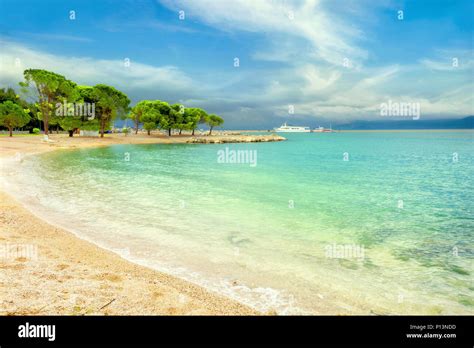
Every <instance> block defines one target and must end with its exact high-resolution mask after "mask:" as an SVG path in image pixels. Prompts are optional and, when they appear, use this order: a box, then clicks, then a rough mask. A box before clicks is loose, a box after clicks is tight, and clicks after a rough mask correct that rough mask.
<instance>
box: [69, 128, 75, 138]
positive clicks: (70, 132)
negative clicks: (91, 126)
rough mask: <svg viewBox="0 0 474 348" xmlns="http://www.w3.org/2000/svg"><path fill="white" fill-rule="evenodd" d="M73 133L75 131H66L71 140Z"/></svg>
mask: <svg viewBox="0 0 474 348" xmlns="http://www.w3.org/2000/svg"><path fill="white" fill-rule="evenodd" d="M74 131H75V129H73V130H68V132H69V136H70V137H71V138H72V137H73V134H74Z"/></svg>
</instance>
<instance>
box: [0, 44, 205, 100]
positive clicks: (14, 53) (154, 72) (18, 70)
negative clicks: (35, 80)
mask: <svg viewBox="0 0 474 348" xmlns="http://www.w3.org/2000/svg"><path fill="white" fill-rule="evenodd" d="M0 43H1V46H2V55H1V61H0V76H1V78H0V85H1V86H2V87H4V86H14V87H17V86H18V82H20V81H23V71H24V70H25V69H29V68H38V69H46V70H51V71H54V72H57V73H59V74H62V75H64V76H66V77H67V78H69V79H71V80H73V81H75V82H76V83H78V84H81V85H95V84H97V83H105V84H109V85H112V86H114V87H116V88H118V89H120V90H123V91H124V92H125V93H133V94H136V93H138V92H142V93H144V92H146V94H145V95H140V96H139V95H136V97H138V98H145V97H148V98H153V97H154V98H156V99H159V98H163V99H165V98H164V97H162V96H168V97H170V96H174V97H175V98H176V97H188V96H191V95H192V93H193V92H192V91H193V90H194V89H195V87H196V84H195V83H194V81H193V80H192V79H191V78H190V77H188V76H187V75H186V74H185V73H183V72H182V71H181V70H180V69H178V68H177V67H174V66H160V67H155V66H151V65H147V64H141V63H139V62H134V61H133V60H131V61H130V66H128V67H127V66H126V64H125V63H126V62H125V58H124V59H116V60H103V59H94V58H90V57H67V56H58V55H53V54H50V53H47V52H43V51H37V50H33V49H31V48H28V47H26V46H24V45H21V44H17V43H14V42H10V41H1V42H0ZM133 94H132V97H133Z"/></svg>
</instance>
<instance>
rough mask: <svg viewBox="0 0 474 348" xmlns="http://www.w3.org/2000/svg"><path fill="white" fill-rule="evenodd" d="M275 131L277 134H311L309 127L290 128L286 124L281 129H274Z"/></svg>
mask: <svg viewBox="0 0 474 348" xmlns="http://www.w3.org/2000/svg"><path fill="white" fill-rule="evenodd" d="M274 131H275V132H277V133H309V132H311V129H310V128H309V127H301V126H290V125H288V124H287V123H286V122H285V123H283V124H282V125H281V126H280V127H279V128H274Z"/></svg>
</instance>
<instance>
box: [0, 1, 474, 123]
mask: <svg viewBox="0 0 474 348" xmlns="http://www.w3.org/2000/svg"><path fill="white" fill-rule="evenodd" d="M70 11H74V14H75V19H73V20H72V19H71V18H70V16H71V15H70V14H71V12H70ZM180 11H184V16H185V18H184V19H183V20H181V19H180V18H179V15H180ZM399 11H403V14H402V15H403V18H402V19H401V13H400V12H399ZM473 17H474V1H471V0H452V1H449V0H444V1H441V0H409V1H390V0H380V1H372V0H370V1H369V0H357V1H356V0H327V1H325V0H320V1H318V0H305V1H303V0H301V1H290V0H268V1H266V0H253V1H252V0H234V1H230V0H229V1H226V0H221V1H211V0H176V1H170V0H163V1H152V0H146V1H145V0H142V1H126V0H125V1H112V0H109V1H104V0H89V1H85V0H79V1H73V0H69V1H63V0H58V1H47V2H40V1H21V0H2V1H1V3H0V23H1V24H0V39H1V46H2V47H1V48H2V53H1V58H2V59H1V61H0V72H1V75H0V86H2V87H4V86H7V85H10V86H17V82H18V81H20V80H21V78H22V77H21V72H22V70H23V69H26V68H45V69H50V70H53V71H56V72H58V73H61V74H63V75H65V76H67V77H69V78H71V79H73V80H74V81H76V82H78V83H80V84H88V85H92V84H95V83H99V82H101V83H107V84H110V85H113V86H115V87H117V88H119V89H121V90H123V91H124V92H126V93H127V94H128V95H129V96H130V97H131V99H132V101H133V103H135V102H137V101H139V100H141V99H161V100H166V101H169V102H173V103H174V102H179V103H183V104H184V105H187V106H198V107H203V108H205V109H206V110H208V111H209V112H213V113H217V114H219V115H222V116H223V117H224V118H225V120H226V126H227V127H228V128H271V127H274V126H278V125H279V124H281V123H282V122H284V121H289V122H291V123H296V124H304V125H309V126H316V125H319V124H322V125H327V124H328V123H329V122H330V123H332V124H338V123H344V122H348V121H351V120H360V119H365V120H380V118H381V116H380V105H381V103H384V102H387V101H388V100H391V101H392V102H400V103H401V102H410V103H419V104H420V107H421V119H431V118H459V117H463V116H467V115H471V114H474V111H473V107H474V101H473V94H474V93H473V91H474V89H473V88H474V83H473V76H474V74H473V73H474V71H473V70H474V57H473V28H472V26H473V24H472V23H473V22H474V18H473ZM235 58H238V59H239V66H238V67H235V66H234V59H235ZM126 59H129V60H130V65H129V66H127V64H125V62H126ZM454 61H456V62H457V64H454V65H453V62H454ZM290 110H294V113H291V112H290Z"/></svg>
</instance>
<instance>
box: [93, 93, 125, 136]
mask: <svg viewBox="0 0 474 348" xmlns="http://www.w3.org/2000/svg"><path fill="white" fill-rule="evenodd" d="M91 97H92V98H93V99H95V100H96V108H95V111H96V117H97V118H98V121H99V127H100V136H101V137H103V136H104V131H105V129H106V128H109V127H110V123H111V122H112V121H113V120H114V119H115V118H116V117H117V116H123V115H126V113H127V112H128V106H129V104H130V99H128V97H127V96H126V95H125V94H124V93H122V92H120V91H119V90H117V89H115V88H114V87H111V86H107V85H104V84H99V85H96V86H94V87H93V91H92V93H91Z"/></svg>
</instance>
